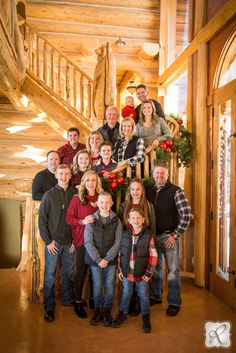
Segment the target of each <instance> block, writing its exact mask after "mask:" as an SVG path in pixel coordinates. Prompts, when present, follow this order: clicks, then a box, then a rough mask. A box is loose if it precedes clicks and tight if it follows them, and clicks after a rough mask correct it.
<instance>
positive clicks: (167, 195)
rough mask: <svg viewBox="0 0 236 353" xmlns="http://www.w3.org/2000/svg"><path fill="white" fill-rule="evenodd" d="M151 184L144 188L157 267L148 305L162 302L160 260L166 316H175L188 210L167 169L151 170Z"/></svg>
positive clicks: (186, 202) (188, 220)
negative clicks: (152, 219)
mask: <svg viewBox="0 0 236 353" xmlns="http://www.w3.org/2000/svg"><path fill="white" fill-rule="evenodd" d="M152 177H153V179H154V185H152V186H149V187H147V190H146V195H147V199H148V200H149V201H151V202H152V203H153V205H154V208H155V212H156V235H157V237H156V248H157V252H158V265H157V267H156V269H155V271H154V275H153V280H152V283H151V284H150V301H151V305H154V304H158V303H161V302H162V293H163V258H165V261H166V265H167V270H168V277H167V282H168V295H167V301H168V304H169V306H168V309H167V315H169V316H175V315H177V314H178V312H179V310H180V305H181V302H182V300H181V281H180V268H179V237H180V236H181V235H182V234H183V233H184V232H185V231H186V230H187V228H188V225H189V223H190V220H191V208H190V205H189V203H188V200H187V199H186V197H185V194H184V191H183V190H182V189H181V188H180V187H178V186H176V185H174V184H172V183H171V182H170V181H169V180H168V167H167V166H166V165H164V164H162V165H157V166H155V167H154V169H153V171H152Z"/></svg>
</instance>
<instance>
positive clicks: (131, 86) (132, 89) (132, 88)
mask: <svg viewBox="0 0 236 353" xmlns="http://www.w3.org/2000/svg"><path fill="white" fill-rule="evenodd" d="M136 87H137V85H136V83H135V81H134V80H130V81H129V83H128V86H127V87H126V89H127V91H128V92H129V93H131V94H132V95H133V94H134V93H135V91H136Z"/></svg>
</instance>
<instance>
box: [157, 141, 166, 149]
mask: <svg viewBox="0 0 236 353" xmlns="http://www.w3.org/2000/svg"><path fill="white" fill-rule="evenodd" d="M158 147H160V148H162V149H165V148H166V144H165V142H160V143H159V145H158Z"/></svg>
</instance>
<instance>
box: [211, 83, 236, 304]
mask: <svg viewBox="0 0 236 353" xmlns="http://www.w3.org/2000/svg"><path fill="white" fill-rule="evenodd" d="M227 100H231V134H232V133H234V132H236V80H233V81H231V82H230V83H228V84H226V85H225V86H223V87H220V88H217V89H215V90H214V93H213V106H214V117H213V120H212V165H213V168H212V169H211V191H212V192H211V210H212V219H211V227H210V232H211V234H210V265H211V266H210V291H211V292H212V293H214V294H215V295H216V296H217V297H219V298H220V299H221V300H222V301H223V302H225V303H226V304H227V305H229V306H230V307H231V308H233V309H236V138H234V137H231V139H230V142H229V143H230V144H231V151H232V153H231V172H230V175H231V188H230V254H229V270H230V271H231V272H232V271H235V273H229V280H226V279H224V278H223V277H221V276H220V275H219V274H218V264H219V261H218V258H219V257H218V233H217V229H218V228H217V224H218V217H217V216H218V213H217V204H218V189H217V185H218V183H217V180H218V179H217V178H218V168H217V166H218V154H217V152H218V132H219V105H220V104H221V103H223V102H226V101H227Z"/></svg>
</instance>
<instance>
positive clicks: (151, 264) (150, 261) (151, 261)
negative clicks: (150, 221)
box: [118, 234, 158, 282]
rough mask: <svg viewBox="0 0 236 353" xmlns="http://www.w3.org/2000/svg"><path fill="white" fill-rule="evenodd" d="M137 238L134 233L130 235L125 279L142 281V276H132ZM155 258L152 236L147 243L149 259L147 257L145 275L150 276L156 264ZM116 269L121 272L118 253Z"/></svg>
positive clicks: (156, 256)
mask: <svg viewBox="0 0 236 353" xmlns="http://www.w3.org/2000/svg"><path fill="white" fill-rule="evenodd" d="M138 238H139V235H135V234H133V235H132V250H131V254H130V261H129V270H128V274H127V279H128V280H129V281H131V282H140V281H142V278H137V277H134V267H135V259H136V254H137V243H138ZM157 260H158V255H157V251H156V247H155V242H154V239H153V237H152V238H151V239H150V243H149V259H148V265H147V268H146V271H145V276H147V277H152V275H153V273H154V270H155V267H156V265H157ZM118 271H119V272H122V271H121V267H120V255H119V256H118Z"/></svg>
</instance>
